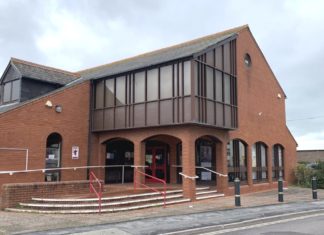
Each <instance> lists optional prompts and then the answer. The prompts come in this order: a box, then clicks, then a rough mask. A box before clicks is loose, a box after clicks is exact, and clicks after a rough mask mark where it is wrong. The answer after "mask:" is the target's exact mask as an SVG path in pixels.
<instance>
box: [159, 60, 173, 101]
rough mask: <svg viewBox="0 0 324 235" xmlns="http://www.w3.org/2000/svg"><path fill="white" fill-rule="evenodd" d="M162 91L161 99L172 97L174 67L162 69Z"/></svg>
mask: <svg viewBox="0 0 324 235" xmlns="http://www.w3.org/2000/svg"><path fill="white" fill-rule="evenodd" d="M160 74H161V78H160V91H161V93H160V94H161V99H165V98H171V97H172V65H169V66H164V67H161V69H160Z"/></svg>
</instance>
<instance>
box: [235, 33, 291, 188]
mask: <svg viewBox="0 0 324 235" xmlns="http://www.w3.org/2000/svg"><path fill="white" fill-rule="evenodd" d="M245 53H248V54H249V55H250V56H251V60H252V66H251V67H250V68H247V67H246V66H245V64H244V55H245ZM237 76H238V78H237V84H238V90H237V93H238V118H239V128H238V129H237V130H235V131H231V132H230V134H229V135H230V138H231V139H234V138H240V139H242V140H244V141H245V142H246V143H247V144H248V145H249V146H252V145H253V144H254V143H255V142H257V141H262V142H264V143H265V144H266V145H267V146H268V148H270V149H269V150H270V151H269V153H271V154H272V147H273V145H275V144H277V143H279V144H281V145H282V146H283V147H284V165H285V171H286V175H285V176H286V180H288V181H289V182H291V181H292V180H293V172H292V169H293V168H294V166H295V165H296V147H297V146H296V142H295V140H294V139H293V137H292V135H291V134H290V132H289V130H288V128H287V126H286V121H285V120H286V113H285V97H284V94H283V91H282V89H281V88H280V86H279V84H278V82H277V80H276V78H275V76H274V74H273V72H272V71H271V69H270V67H269V66H268V64H267V62H266V60H265V58H264V56H263V54H262V52H261V50H260V49H259V47H258V45H257V44H256V42H255V40H254V38H253V36H252V35H251V33H250V31H249V30H248V29H244V30H243V31H242V32H240V33H239V36H238V39H237ZM278 94H280V95H281V97H282V98H281V99H279V98H278ZM261 112H262V114H261V115H259V113H261ZM268 157H270V158H272V156H271V155H270V156H268Z"/></svg>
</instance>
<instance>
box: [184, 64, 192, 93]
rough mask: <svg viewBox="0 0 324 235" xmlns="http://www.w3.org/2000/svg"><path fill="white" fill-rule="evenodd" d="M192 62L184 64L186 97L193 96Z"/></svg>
mask: <svg viewBox="0 0 324 235" xmlns="http://www.w3.org/2000/svg"><path fill="white" fill-rule="evenodd" d="M190 63H191V62H190V61H186V62H184V63H183V93H184V95H190V94H191V64H190Z"/></svg>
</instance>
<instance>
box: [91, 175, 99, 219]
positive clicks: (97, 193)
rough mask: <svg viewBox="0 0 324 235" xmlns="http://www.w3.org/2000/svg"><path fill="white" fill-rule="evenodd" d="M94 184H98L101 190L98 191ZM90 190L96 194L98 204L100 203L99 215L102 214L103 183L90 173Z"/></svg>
mask: <svg viewBox="0 0 324 235" xmlns="http://www.w3.org/2000/svg"><path fill="white" fill-rule="evenodd" d="M93 183H98V185H99V190H96V188H95V186H94V185H93ZM89 188H90V192H91V193H95V194H96V195H97V197H98V203H99V213H100V212H101V199H102V181H101V180H99V179H98V178H97V176H96V175H95V174H94V173H93V172H92V171H90V173H89Z"/></svg>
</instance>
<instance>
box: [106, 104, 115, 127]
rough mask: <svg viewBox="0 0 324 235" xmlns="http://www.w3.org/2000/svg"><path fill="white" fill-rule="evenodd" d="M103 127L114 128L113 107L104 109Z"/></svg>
mask: <svg viewBox="0 0 324 235" xmlns="http://www.w3.org/2000/svg"><path fill="white" fill-rule="evenodd" d="M104 128H105V129H109V130H111V129H114V109H113V108H110V109H106V110H105V123H104Z"/></svg>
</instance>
